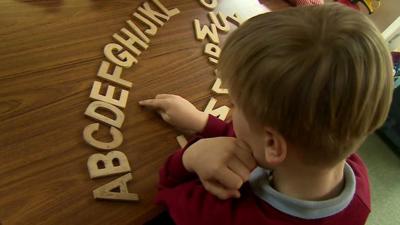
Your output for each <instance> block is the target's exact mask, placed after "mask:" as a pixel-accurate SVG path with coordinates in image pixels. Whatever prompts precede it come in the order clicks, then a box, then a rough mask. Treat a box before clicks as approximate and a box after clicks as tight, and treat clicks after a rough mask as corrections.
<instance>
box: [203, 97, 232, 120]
mask: <svg viewBox="0 0 400 225" xmlns="http://www.w3.org/2000/svg"><path fill="white" fill-rule="evenodd" d="M216 103H217V99H215V98H211V99H210V101H209V102H208V105H207V107H206V109H205V110H204V112H205V113H208V114H210V115H213V116H215V117H218V118H219V119H220V120H225V119H226V117H227V116H228V113H229V110H230V109H229V107H228V106H221V107H219V108H217V109H213V108H214V106H215V104H216Z"/></svg>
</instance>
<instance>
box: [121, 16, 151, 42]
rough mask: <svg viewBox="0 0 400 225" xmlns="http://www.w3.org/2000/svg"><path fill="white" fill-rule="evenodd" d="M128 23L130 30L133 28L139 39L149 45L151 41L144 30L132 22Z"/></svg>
mask: <svg viewBox="0 0 400 225" xmlns="http://www.w3.org/2000/svg"><path fill="white" fill-rule="evenodd" d="M126 23H127V24H128V25H129V27H130V28H132V30H133V31H135V33H136V34H137V35H139V37H140V38H141V39H142V40H143V41H144V42H146V43H147V44H148V43H150V39H149V38H148V37H147V36H146V35H145V34H144V33H143V31H142V30H140V28H139V27H138V26H137V25H136V24H135V23H134V22H133V21H132V20H127V21H126Z"/></svg>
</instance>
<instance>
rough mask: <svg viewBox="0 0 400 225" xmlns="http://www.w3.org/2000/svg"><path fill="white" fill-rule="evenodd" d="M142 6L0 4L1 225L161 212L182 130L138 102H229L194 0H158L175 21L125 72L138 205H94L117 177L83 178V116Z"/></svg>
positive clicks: (48, 0) (125, 2) (270, 1)
mask: <svg viewBox="0 0 400 225" xmlns="http://www.w3.org/2000/svg"><path fill="white" fill-rule="evenodd" d="M394 1H397V0H394ZM143 2H144V1H132V0H114V1H109V0H31V1H29V0H2V1H0V224H3V225H15V224H24V225H27V224H35V225H36V224H49V225H55V224H57V225H63V224H65V225H71V224H85V225H89V224H93V225H98V224H106V225H109V224H110V225H111V224H112V225H122V224H142V223H143V222H145V221H147V220H149V219H150V218H152V217H154V216H155V215H157V214H158V213H160V212H161V209H160V208H159V207H158V206H156V205H154V204H153V198H154V196H155V193H156V183H157V179H158V170H159V168H160V166H161V165H162V164H163V162H164V160H165V159H166V157H167V156H168V155H169V154H170V153H172V152H173V151H174V150H175V149H176V148H177V147H178V145H177V143H176V140H175V137H176V136H177V135H178V132H176V131H174V130H173V129H172V128H171V127H169V126H168V125H166V124H165V123H163V122H162V121H161V120H160V119H159V118H158V116H157V115H155V114H154V113H152V112H149V111H146V110H143V109H142V108H140V107H139V106H138V105H137V102H138V101H139V100H141V99H146V98H150V97H153V96H155V95H156V94H158V93H173V94H178V95H181V96H183V97H185V98H187V99H189V100H190V101H191V102H193V103H194V104H195V105H196V106H197V107H199V108H200V109H204V107H205V106H206V104H207V102H208V101H209V99H210V96H214V97H216V98H217V99H218V100H219V102H218V103H217V106H220V105H223V104H227V99H226V97H224V96H217V95H214V94H212V93H211V92H210V87H211V85H212V84H213V83H214V79H215V78H214V75H213V70H214V66H212V65H211V64H209V63H208V62H207V57H205V56H204V55H203V53H202V51H203V47H204V45H205V42H199V41H196V40H195V38H194V32H193V25H192V24H193V20H194V19H195V18H198V19H200V20H201V21H202V22H203V23H207V22H208V19H207V12H208V11H207V10H206V9H205V8H203V7H201V6H200V4H199V3H198V1H189V0H170V1H168V0H161V2H163V3H164V4H165V5H166V6H167V7H169V8H172V7H177V8H178V9H179V10H180V11H181V13H180V14H178V15H176V16H174V17H172V18H171V20H170V21H169V22H167V23H166V24H165V25H164V27H162V28H160V29H159V31H158V33H157V34H156V36H155V37H152V38H151V43H150V47H149V48H148V49H147V50H146V51H144V52H143V53H142V55H140V56H139V57H138V60H139V63H138V64H136V65H135V66H134V67H132V68H130V69H126V70H124V72H123V77H124V78H125V79H127V80H129V81H131V82H132V83H133V88H132V89H131V90H130V92H129V98H128V103H127V107H126V108H125V109H124V110H123V112H124V114H125V122H124V125H123V127H122V128H121V132H122V133H123V136H124V142H123V144H122V145H121V146H120V147H118V150H119V151H121V152H124V153H125V154H126V155H127V157H128V159H129V162H130V165H131V168H132V175H133V182H130V183H129V185H128V187H129V190H130V191H132V192H135V193H137V194H139V196H140V199H141V200H140V202H138V203H126V202H112V201H97V200H94V199H93V196H92V190H93V189H95V188H97V187H99V186H101V185H103V184H105V183H108V182H110V181H111V180H113V179H115V178H117V177H119V176H118V175H117V176H112V177H105V178H100V179H94V180H91V179H90V178H89V174H88V169H87V166H86V161H87V159H88V157H89V156H90V155H92V154H94V153H97V152H98V151H97V150H96V149H95V148H93V147H91V146H89V145H88V144H86V143H85V141H84V140H83V138H82V131H83V129H84V127H86V126H87V125H88V124H90V123H93V120H91V119H90V118H86V117H84V111H85V109H86V107H87V106H88V105H89V103H90V102H91V101H90V100H89V93H90V89H91V86H92V83H93V81H95V80H98V78H97V77H96V73H97V70H98V67H99V65H100V63H101V61H102V60H104V59H105V57H104V55H103V50H102V49H103V47H104V46H105V45H106V44H108V43H111V42H113V40H112V38H111V35H112V34H113V33H115V32H118V31H119V30H120V29H121V28H122V27H124V26H125V21H126V20H127V19H131V18H132V16H131V14H132V13H133V12H135V11H136V9H137V7H138V6H140V5H141V3H143ZM286 7H288V5H287V4H286V3H285V2H284V1H282V0H264V1H261V3H259V1H258V0H221V1H220V5H219V8H218V9H217V10H216V11H222V12H224V13H225V14H227V15H230V14H233V12H237V13H239V14H240V15H242V16H243V17H245V18H246V17H250V16H252V15H255V14H258V13H260V12H264V11H269V10H279V9H282V8H286ZM225 36H226V35H222V34H221V37H222V39H223V37H225ZM100 133H101V132H100Z"/></svg>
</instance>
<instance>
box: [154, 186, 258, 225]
mask: <svg viewBox="0 0 400 225" xmlns="http://www.w3.org/2000/svg"><path fill="white" fill-rule="evenodd" d="M243 189H246V188H243ZM241 192H242V198H241V199H232V198H231V199H227V200H220V199H218V198H216V197H215V196H213V195H211V194H210V193H208V192H207V191H206V190H205V189H204V188H203V186H202V184H201V182H200V181H199V180H197V179H195V180H192V181H190V182H186V183H184V184H181V185H179V186H176V187H174V188H166V189H162V190H160V191H159V192H158V194H157V197H156V202H157V204H161V205H163V206H164V207H166V208H167V209H168V213H169V215H170V216H171V218H172V219H173V220H174V222H175V224H176V225H200V224H207V225H225V224H226V225H228V224H229V225H239V224H240V225H245V224H246V225H247V224H249V221H251V218H249V217H248V215H253V216H254V214H255V213H256V212H257V211H258V210H257V208H256V207H255V206H256V205H257V204H255V203H253V202H252V199H251V197H249V196H252V194H251V193H243V192H246V191H245V190H241Z"/></svg>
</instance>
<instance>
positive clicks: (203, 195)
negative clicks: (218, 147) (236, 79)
mask: <svg viewBox="0 0 400 225" xmlns="http://www.w3.org/2000/svg"><path fill="white" fill-rule="evenodd" d="M199 135H200V137H197V138H195V139H194V140H192V141H191V142H190V143H189V144H188V146H190V144H192V143H194V142H195V141H197V140H198V139H199V138H210V137H217V136H234V131H233V127H232V124H226V123H224V122H223V121H221V120H219V119H217V118H215V117H212V116H210V117H209V120H208V123H207V125H206V128H205V129H204V131H203V132H202V133H201V134H199ZM184 151H185V149H181V150H178V151H177V152H175V153H174V154H173V155H172V156H170V157H169V159H168V160H167V162H166V163H165V165H164V167H163V168H162V169H161V170H160V184H159V192H158V195H157V198H156V202H157V203H158V204H162V205H164V206H165V207H166V208H167V209H168V212H169V214H170V216H171V217H172V218H173V220H174V222H175V223H176V224H177V225H197V224H199V225H200V224H203V225H213V224H215V225H224V224H234V225H236V224H237V225H239V224H242V225H252V224H259V225H262V224H273V225H311V224H324V225H328V224H332V225H333V224H335V225H347V224H348V225H361V224H364V223H365V222H366V219H367V217H368V214H369V213H370V191H369V182H368V176H367V170H366V167H365V165H364V164H363V162H362V161H361V159H360V158H359V157H358V156H357V155H355V154H354V155H352V156H350V157H349V158H348V159H347V165H349V168H350V167H351V169H352V171H353V174H354V176H353V177H354V178H355V179H354V181H355V182H354V183H355V188H353V189H354V191H353V194H352V195H351V198H350V199H349V201H348V204H347V205H346V206H344V208H343V209H340V211H338V212H337V213H335V214H333V215H329V216H326V217H321V218H314V219H305V218H300V217H297V216H293V215H289V214H288V213H285V212H283V211H282V210H279V209H277V208H278V207H273V206H272V205H271V204H270V203H269V202H267V201H266V200H263V199H262V198H260V197H259V195H256V194H255V192H254V190H253V188H252V186H251V185H250V184H249V182H246V183H245V184H244V185H243V186H242V188H241V189H240V192H241V198H240V199H228V200H219V199H218V198H216V197H215V196H213V195H212V194H210V193H208V192H207V191H206V190H205V189H204V188H203V186H202V184H201V182H200V180H199V179H198V177H197V176H196V174H194V173H189V172H188V171H187V170H186V169H185V168H184V166H183V163H182V155H183V152H184ZM278 195H279V194H278ZM294 201H295V202H296V201H297V200H294ZM300 201H301V200H300ZM311 203H313V202H311ZM307 204H308V203H307Z"/></svg>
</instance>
